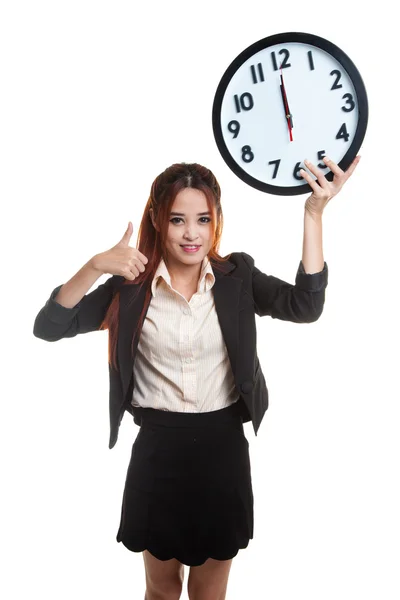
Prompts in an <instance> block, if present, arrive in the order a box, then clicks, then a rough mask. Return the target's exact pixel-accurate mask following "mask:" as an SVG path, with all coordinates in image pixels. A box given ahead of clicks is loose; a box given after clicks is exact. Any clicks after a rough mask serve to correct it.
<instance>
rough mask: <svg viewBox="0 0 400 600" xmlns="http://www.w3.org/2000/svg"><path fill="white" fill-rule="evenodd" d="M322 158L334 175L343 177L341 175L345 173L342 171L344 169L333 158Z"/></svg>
mask: <svg viewBox="0 0 400 600" xmlns="http://www.w3.org/2000/svg"><path fill="white" fill-rule="evenodd" d="M322 160H323V161H324V163H325V164H326V166H327V167H328V168H329V169H330V170H331V171H332V173H333V174H334V175H337V177H341V175H344V171H342V169H341V168H340V167H339V166H338V165H337V164H336V163H335V162H333V160H331V159H330V158H328V157H327V156H324V158H323V159H322Z"/></svg>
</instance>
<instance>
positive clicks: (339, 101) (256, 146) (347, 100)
mask: <svg viewBox="0 0 400 600" xmlns="http://www.w3.org/2000/svg"><path fill="white" fill-rule="evenodd" d="M288 36H292V38H295V37H296V36H298V37H302V36H303V37H306V38H308V39H312V38H314V39H318V40H322V38H316V36H312V35H311V34H280V35H277V36H272V37H273V38H283V39H282V41H279V43H275V44H268V45H267V44H265V45H266V47H261V48H260V49H258V50H257V51H253V52H251V51H250V52H249V50H251V49H252V47H250V49H247V51H245V52H244V53H242V55H240V56H239V57H238V58H237V59H236V60H235V61H234V62H233V63H232V64H231V66H230V67H229V69H228V70H227V72H226V74H225V75H224V78H223V79H222V80H221V83H220V86H219V89H218V90H217V94H216V98H215V101H214V108H213V122H214V133H215V135H216V138H217V143H218V144H219V147H220V151H221V152H222V154H223V157H224V159H225V160H226V161H227V162H228V164H229V166H230V167H231V168H232V169H233V170H234V171H235V172H236V174H238V175H239V176H240V177H242V178H243V179H244V180H245V181H247V182H248V183H250V185H254V186H255V187H259V189H264V190H265V191H272V192H274V188H273V187H272V186H275V190H277V189H278V188H279V187H281V188H282V189H284V190H286V191H283V192H281V191H275V193H287V194H295V193H304V192H305V191H308V190H309V189H310V188H309V186H308V184H305V181H304V178H303V177H301V175H300V173H299V171H300V169H301V168H303V169H305V165H304V159H309V160H310V161H311V162H312V163H314V164H316V165H318V166H319V167H320V168H321V170H323V172H324V174H327V173H328V172H329V169H328V168H327V167H326V165H325V164H324V163H323V161H322V158H323V157H324V156H328V157H329V158H331V159H332V160H333V161H334V162H335V163H337V164H339V163H340V162H341V161H342V160H343V158H344V157H345V156H346V155H347V157H349V150H350V149H352V150H353V151H354V149H355V145H356V144H357V143H358V142H359V145H361V141H362V137H363V136H364V133H365V128H366V118H367V102H366V94H365V90H364V87H363V84H362V81H361V78H359V76H358V72H357V71H356V69H355V67H354V65H353V64H352V63H351V61H350V60H349V59H348V57H347V56H346V55H344V53H342V54H343V56H344V57H345V59H347V63H348V64H350V65H351V73H349V72H348V71H347V70H346V68H345V66H344V65H343V61H342V60H340V58H339V59H338V58H337V57H336V55H335V54H338V53H339V56H340V53H341V51H340V50H339V49H338V48H337V47H335V46H333V45H332V44H330V42H327V41H326V40H323V42H325V45H326V47H327V48H328V50H326V49H324V48H322V47H320V46H319V45H314V44H312V43H304V42H299V41H289V40H287V39H285V38H287V37H288ZM268 39H270V38H266V40H264V41H268ZM262 42H263V41H261V42H259V43H258V44H254V45H253V46H258V47H259V46H260V45H262ZM330 48H335V50H337V52H336V53H335V54H333V53H331V51H330ZM246 52H247V56H244V59H243V55H245V53H246ZM344 62H345V63H346V60H345V61H344ZM355 74H356V75H357V77H358V78H359V81H360V82H361V83H358V89H356V87H355V85H354V78H355ZM357 81H358V79H357ZM360 89H361V91H362V92H363V93H362V101H363V103H364V104H363V106H364V109H365V110H364V112H365V115H364V121H363V127H362V128H363V131H362V132H361V130H360V127H359V124H360V99H359V93H360ZM288 109H289V111H288ZM289 115H290V117H289ZM289 125H290V126H289ZM360 138H361V140H360ZM358 147H359V146H358ZM357 149H358V148H356V149H355V150H357ZM354 156H355V153H354ZM353 158H354V157H353ZM311 175H312V174H311ZM330 175H331V176H332V173H331V174H330ZM246 177H247V179H246ZM312 177H313V178H314V179H315V176H314V175H312ZM328 178H329V177H328ZM300 188H301V189H300Z"/></svg>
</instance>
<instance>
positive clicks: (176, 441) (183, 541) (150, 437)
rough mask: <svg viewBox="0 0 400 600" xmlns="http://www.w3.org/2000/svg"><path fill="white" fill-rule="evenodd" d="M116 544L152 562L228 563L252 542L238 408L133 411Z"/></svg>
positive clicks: (246, 452)
mask: <svg viewBox="0 0 400 600" xmlns="http://www.w3.org/2000/svg"><path fill="white" fill-rule="evenodd" d="M137 414H139V415H140V416H141V427H140V431H139V433H138V435H137V437H136V439H135V442H134V444H133V447H132V455H131V459H130V462H129V466H128V472H127V475H126V481H125V489H124V495H123V500H122V509H121V521H120V527H119V530H118V534H117V541H118V542H122V543H123V544H124V546H126V548H128V549H129V550H131V551H132V552H142V551H143V550H148V551H149V552H150V553H151V554H152V555H153V556H155V557H156V558H158V559H159V560H163V561H165V560H169V559H171V558H176V559H177V560H179V561H180V562H182V563H183V564H185V565H187V566H199V565H201V564H203V563H204V562H205V561H206V560H207V559H208V558H214V559H216V560H228V559H231V558H233V557H234V556H236V555H237V553H238V552H239V549H241V548H246V547H247V546H248V544H249V540H250V539H252V538H253V490H252V480H251V469H250V457H249V442H248V440H247V438H246V436H245V434H244V430H243V422H242V417H241V416H240V410H239V402H235V403H234V404H232V405H230V406H228V407H227V408H224V409H221V410H217V411H212V412H206V413H181V412H169V411H163V410H156V409H153V408H139V409H136V408H135V415H137Z"/></svg>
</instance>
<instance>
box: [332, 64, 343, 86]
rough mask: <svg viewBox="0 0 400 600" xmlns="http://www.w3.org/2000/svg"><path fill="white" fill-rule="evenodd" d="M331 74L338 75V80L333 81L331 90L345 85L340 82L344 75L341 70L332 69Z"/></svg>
mask: <svg viewBox="0 0 400 600" xmlns="http://www.w3.org/2000/svg"><path fill="white" fill-rule="evenodd" d="M329 75H336V80H335V81H334V82H333V86H332V87H331V90H338V89H339V88H341V87H343V86H342V84H341V83H339V85H338V82H339V81H340V78H341V76H342V74H341V72H340V71H338V70H337V69H334V70H333V71H331V72H330V73H329Z"/></svg>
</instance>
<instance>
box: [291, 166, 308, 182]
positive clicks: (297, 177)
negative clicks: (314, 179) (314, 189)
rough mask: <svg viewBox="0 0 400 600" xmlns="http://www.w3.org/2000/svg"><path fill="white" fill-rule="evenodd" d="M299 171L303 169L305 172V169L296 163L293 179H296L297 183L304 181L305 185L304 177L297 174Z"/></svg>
mask: <svg viewBox="0 0 400 600" xmlns="http://www.w3.org/2000/svg"><path fill="white" fill-rule="evenodd" d="M300 169H304V170H305V167H303V166H302V164H301V162H298V163H296V166H295V168H294V170H293V177H294V178H295V179H297V180H298V181H304V182H305V183H307V182H306V181H305V179H304V177H302V176H301V175H300V173H299V171H300Z"/></svg>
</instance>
